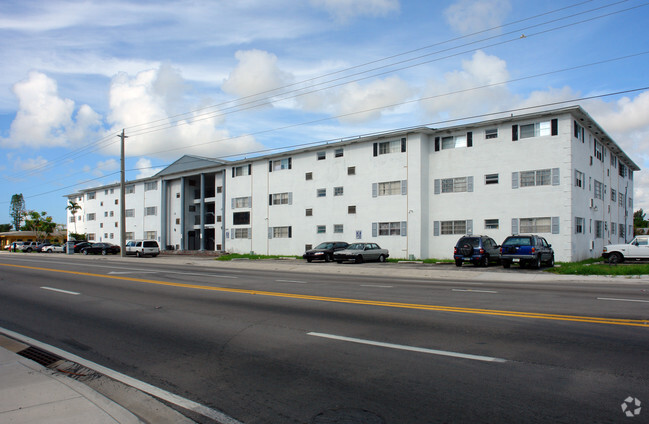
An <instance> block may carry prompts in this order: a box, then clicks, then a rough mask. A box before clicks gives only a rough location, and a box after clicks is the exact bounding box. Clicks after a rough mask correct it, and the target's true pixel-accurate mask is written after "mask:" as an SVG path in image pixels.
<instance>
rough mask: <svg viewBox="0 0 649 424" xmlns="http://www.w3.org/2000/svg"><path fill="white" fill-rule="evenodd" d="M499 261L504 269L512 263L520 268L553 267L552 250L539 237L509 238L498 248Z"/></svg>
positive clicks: (519, 236) (517, 236)
mask: <svg viewBox="0 0 649 424" xmlns="http://www.w3.org/2000/svg"><path fill="white" fill-rule="evenodd" d="M500 260H501V261H502V264H503V267H504V268H509V267H510V266H511V264H512V263H519V264H520V265H521V267H524V266H526V265H529V266H530V267H533V268H537V269H538V268H541V264H542V263H544V264H546V265H547V266H554V250H552V245H551V244H549V243H548V242H547V240H546V239H544V238H543V237H540V236H536V235H516V236H509V237H507V238H506V239H505V241H503V244H502V246H501V247H500Z"/></svg>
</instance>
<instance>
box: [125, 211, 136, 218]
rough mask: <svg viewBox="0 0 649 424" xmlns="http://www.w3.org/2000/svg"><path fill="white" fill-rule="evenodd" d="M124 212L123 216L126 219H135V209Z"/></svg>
mask: <svg viewBox="0 0 649 424" xmlns="http://www.w3.org/2000/svg"><path fill="white" fill-rule="evenodd" d="M124 212H125V214H124V216H126V217H127V218H134V217H135V209H126V211H124Z"/></svg>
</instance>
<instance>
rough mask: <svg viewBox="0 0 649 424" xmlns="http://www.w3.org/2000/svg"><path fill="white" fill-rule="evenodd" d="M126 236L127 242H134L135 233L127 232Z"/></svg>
mask: <svg viewBox="0 0 649 424" xmlns="http://www.w3.org/2000/svg"><path fill="white" fill-rule="evenodd" d="M124 234H125V236H126V240H133V239H134V238H135V233H133V232H126V233H124Z"/></svg>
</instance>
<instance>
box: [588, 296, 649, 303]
mask: <svg viewBox="0 0 649 424" xmlns="http://www.w3.org/2000/svg"><path fill="white" fill-rule="evenodd" d="M597 300H615V301H618V302H642V303H649V300H639V299H615V298H612V297H598V298H597Z"/></svg>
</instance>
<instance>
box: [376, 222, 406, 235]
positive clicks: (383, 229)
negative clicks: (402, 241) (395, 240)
mask: <svg viewBox="0 0 649 424" xmlns="http://www.w3.org/2000/svg"><path fill="white" fill-rule="evenodd" d="M399 235H401V222H379V236H399Z"/></svg>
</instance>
